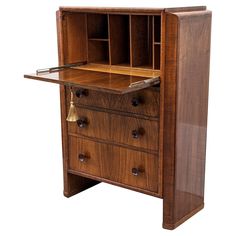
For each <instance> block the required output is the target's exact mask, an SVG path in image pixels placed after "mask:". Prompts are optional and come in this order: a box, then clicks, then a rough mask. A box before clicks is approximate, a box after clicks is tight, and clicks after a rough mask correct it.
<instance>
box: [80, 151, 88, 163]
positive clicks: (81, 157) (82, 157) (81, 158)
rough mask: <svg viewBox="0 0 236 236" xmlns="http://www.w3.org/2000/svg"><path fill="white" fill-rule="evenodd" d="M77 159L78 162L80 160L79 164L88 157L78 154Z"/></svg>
mask: <svg viewBox="0 0 236 236" xmlns="http://www.w3.org/2000/svg"><path fill="white" fill-rule="evenodd" d="M78 158H79V160H80V161H81V162H84V161H85V160H86V159H87V158H88V157H87V156H86V155H84V154H82V153H80V154H79V156H78Z"/></svg>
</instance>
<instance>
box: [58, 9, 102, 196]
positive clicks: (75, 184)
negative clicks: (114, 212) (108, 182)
mask: <svg viewBox="0 0 236 236" xmlns="http://www.w3.org/2000/svg"><path fill="white" fill-rule="evenodd" d="M62 18H63V17H62V14H61V11H57V12H56V19H57V42H58V59H59V65H64V64H65V63H67V61H66V59H65V58H67V56H66V55H64V54H65V51H64V46H65V45H64V40H63V32H65V31H64V30H65V29H64V27H65V25H64V24H63V20H62ZM60 105H61V132H62V153H63V179H64V195H65V196H66V197H70V196H72V195H74V194H76V193H79V192H81V191H83V190H85V189H87V188H89V187H92V186H94V185H95V184H97V183H99V182H98V181H94V180H91V179H88V178H85V177H82V176H77V175H73V174H70V173H68V158H69V147H68V146H69V144H68V127H67V121H66V116H67V108H66V88H65V86H64V85H60Z"/></svg>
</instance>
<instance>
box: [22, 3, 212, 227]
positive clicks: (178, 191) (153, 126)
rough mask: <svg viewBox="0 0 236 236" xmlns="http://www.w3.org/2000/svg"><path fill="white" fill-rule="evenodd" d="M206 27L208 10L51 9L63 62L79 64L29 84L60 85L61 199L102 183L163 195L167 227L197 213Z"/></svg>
mask: <svg viewBox="0 0 236 236" xmlns="http://www.w3.org/2000/svg"><path fill="white" fill-rule="evenodd" d="M210 27H211V12H209V11H206V7H204V6H197V7H183V8H156V9H148V8H142V9H139V8H87V7H85V8H80V7H61V8H60V10H59V11H57V35H58V55H59V65H66V64H68V63H76V62H83V65H81V66H79V67H73V68H69V69H63V70H58V71H55V72H51V73H38V74H30V75H29V74H28V75H25V78H30V79H36V80H42V81H47V82H52V83H57V84H59V85H60V104H61V124H62V125H61V126H62V148H63V176H64V195H65V196H66V197H70V196H72V195H74V194H76V193H79V192H81V191H83V190H85V189H87V188H89V187H92V186H94V185H95V184H98V183H99V182H101V181H102V182H106V183H110V184H114V185H117V186H121V187H124V188H128V189H132V190H135V191H139V192H142V193H145V194H149V195H152V196H155V197H160V198H163V227H164V228H166V229H174V228H176V227H177V226H179V225H180V224H182V223H183V222H184V221H186V220H187V219H188V218H190V217H191V216H193V215H194V214H195V213H197V212H198V211H199V210H201V209H202V208H203V206H204V176H205V175H204V172H205V154H206V153H205V149H206V127H207V100H208V78H209V54H210ZM196 39H197V40H196ZM150 78H158V79H159V81H157V82H156V83H155V84H153V83H150V84H149V83H144V82H143V81H144V80H147V79H150ZM138 81H142V82H143V83H142V84H140V85H139V86H135V87H132V86H131V87H130V85H131V84H132V83H134V82H138ZM71 89H72V91H73V93H74V95H75V96H74V104H75V106H76V108H77V111H78V115H79V119H78V120H77V122H74V123H68V122H67V121H66V117H67V114H68V109H69V105H70V104H69V102H70V90H71Z"/></svg>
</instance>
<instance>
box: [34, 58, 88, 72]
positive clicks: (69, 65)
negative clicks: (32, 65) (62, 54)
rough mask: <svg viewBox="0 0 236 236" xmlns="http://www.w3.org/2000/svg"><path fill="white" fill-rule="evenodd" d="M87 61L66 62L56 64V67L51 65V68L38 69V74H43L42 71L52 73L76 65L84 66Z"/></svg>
mask: <svg viewBox="0 0 236 236" xmlns="http://www.w3.org/2000/svg"><path fill="white" fill-rule="evenodd" d="M86 63H87V62H86V61H84V62H76V63H70V64H66V65H63V66H56V67H50V68H44V69H38V70H36V74H37V75H38V74H41V73H52V72H56V71H59V70H63V69H66V68H71V67H76V66H82V65H85V64H86Z"/></svg>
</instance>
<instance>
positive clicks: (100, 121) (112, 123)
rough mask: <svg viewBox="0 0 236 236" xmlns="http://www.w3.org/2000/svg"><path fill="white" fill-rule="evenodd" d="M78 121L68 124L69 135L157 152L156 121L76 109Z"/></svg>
mask: <svg viewBox="0 0 236 236" xmlns="http://www.w3.org/2000/svg"><path fill="white" fill-rule="evenodd" d="M77 111H78V114H79V121H78V122H77V123H76V122H68V132H69V133H70V134H79V135H85V136H88V137H92V138H96V139H104V140H107V141H111V142H115V143H120V144H125V145H130V146H134V147H138V148H144V149H149V150H154V151H157V150H158V140H159V139H158V121H157V120H147V119H140V118H136V117H132V116H123V115H118V114H112V113H107V112H102V111H95V110H89V109H85V108H78V109H77Z"/></svg>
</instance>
